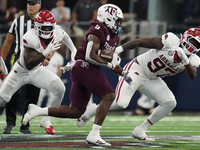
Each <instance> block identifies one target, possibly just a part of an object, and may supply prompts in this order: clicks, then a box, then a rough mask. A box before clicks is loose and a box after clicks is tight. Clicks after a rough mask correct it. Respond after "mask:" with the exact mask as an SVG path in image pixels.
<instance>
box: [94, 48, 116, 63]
mask: <svg viewBox="0 0 200 150" xmlns="http://www.w3.org/2000/svg"><path fill="white" fill-rule="evenodd" d="M97 54H98V56H99V57H101V58H102V59H105V60H107V61H108V62H111V61H112V59H113V55H114V52H113V51H111V50H107V49H103V50H102V49H100V50H98V52H97Z"/></svg>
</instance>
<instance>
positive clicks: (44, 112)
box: [39, 107, 49, 116]
mask: <svg viewBox="0 0 200 150" xmlns="http://www.w3.org/2000/svg"><path fill="white" fill-rule="evenodd" d="M48 112H49V111H48V107H44V108H41V109H39V116H48V114H49V113H48Z"/></svg>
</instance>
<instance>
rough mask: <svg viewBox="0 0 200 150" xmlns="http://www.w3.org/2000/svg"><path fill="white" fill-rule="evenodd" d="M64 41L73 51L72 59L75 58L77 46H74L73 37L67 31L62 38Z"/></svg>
mask: <svg viewBox="0 0 200 150" xmlns="http://www.w3.org/2000/svg"><path fill="white" fill-rule="evenodd" d="M62 42H63V43H64V44H65V45H66V46H67V47H68V48H69V49H70V51H71V60H73V61H74V60H75V59H74V57H75V55H76V51H77V50H76V47H75V46H74V43H73V42H72V40H71V38H70V37H69V35H68V34H67V33H66V32H65V35H64V37H63V39H62Z"/></svg>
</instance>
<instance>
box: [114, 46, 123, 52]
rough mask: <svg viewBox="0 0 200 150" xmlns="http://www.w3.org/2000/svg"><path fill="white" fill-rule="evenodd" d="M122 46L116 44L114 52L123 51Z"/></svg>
mask: <svg viewBox="0 0 200 150" xmlns="http://www.w3.org/2000/svg"><path fill="white" fill-rule="evenodd" d="M123 51H124V50H123V47H122V46H118V47H117V48H116V49H115V53H116V54H120V53H121V52H123Z"/></svg>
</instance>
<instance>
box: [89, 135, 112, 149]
mask: <svg viewBox="0 0 200 150" xmlns="http://www.w3.org/2000/svg"><path fill="white" fill-rule="evenodd" d="M86 143H88V144H93V145H97V146H111V144H110V143H107V142H105V141H104V140H103V139H102V138H101V137H100V135H96V134H95V135H94V134H92V133H91V132H90V133H89V135H88V136H87V138H86Z"/></svg>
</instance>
